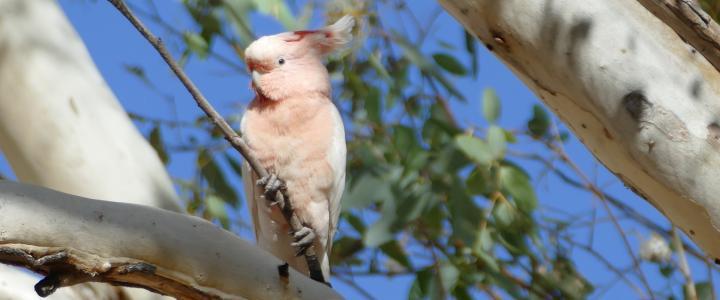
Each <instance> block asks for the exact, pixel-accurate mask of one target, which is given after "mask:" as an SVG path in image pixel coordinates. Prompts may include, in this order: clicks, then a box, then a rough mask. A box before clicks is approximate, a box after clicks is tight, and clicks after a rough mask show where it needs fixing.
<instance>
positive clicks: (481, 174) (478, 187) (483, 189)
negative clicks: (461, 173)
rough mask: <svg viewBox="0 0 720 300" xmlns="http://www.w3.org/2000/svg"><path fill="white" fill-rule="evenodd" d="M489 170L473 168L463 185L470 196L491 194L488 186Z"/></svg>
mask: <svg viewBox="0 0 720 300" xmlns="http://www.w3.org/2000/svg"><path fill="white" fill-rule="evenodd" d="M488 171H489V170H488V169H487V168H480V167H477V168H475V169H474V170H473V171H472V172H471V173H470V175H468V178H467V181H466V182H465V185H466V186H467V190H468V192H469V193H470V194H471V195H486V194H488V193H490V192H491V190H490V187H489V185H488V178H489V175H490V174H489V172H488Z"/></svg>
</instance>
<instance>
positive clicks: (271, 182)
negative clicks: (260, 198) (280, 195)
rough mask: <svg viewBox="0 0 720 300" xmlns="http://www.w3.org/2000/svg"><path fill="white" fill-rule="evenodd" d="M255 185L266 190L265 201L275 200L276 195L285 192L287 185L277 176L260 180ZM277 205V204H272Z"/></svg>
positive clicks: (269, 176) (271, 175)
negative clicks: (281, 191)
mask: <svg viewBox="0 0 720 300" xmlns="http://www.w3.org/2000/svg"><path fill="white" fill-rule="evenodd" d="M255 184H257V185H258V186H260V187H262V188H263V189H264V196H265V199H274V196H275V193H276V192H278V191H280V190H284V189H285V188H286V187H285V183H284V182H283V181H282V180H280V178H278V177H277V175H275V174H270V175H268V176H265V177H263V178H260V180H258V181H257V182H256V183H255ZM272 204H275V203H272Z"/></svg>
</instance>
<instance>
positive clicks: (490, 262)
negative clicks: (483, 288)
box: [475, 252, 500, 272]
mask: <svg viewBox="0 0 720 300" xmlns="http://www.w3.org/2000/svg"><path fill="white" fill-rule="evenodd" d="M475 255H476V256H477V258H478V259H479V260H480V261H482V262H483V264H484V265H485V267H487V268H488V269H489V270H490V271H492V272H498V271H500V265H499V264H498V261H497V259H496V258H495V257H493V256H492V255H490V254H489V253H487V252H478V253H475Z"/></svg>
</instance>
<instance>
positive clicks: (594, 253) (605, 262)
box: [565, 239, 646, 299]
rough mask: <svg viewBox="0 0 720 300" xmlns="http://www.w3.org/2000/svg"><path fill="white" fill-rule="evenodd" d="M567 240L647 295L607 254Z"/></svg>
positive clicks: (630, 285)
mask: <svg viewBox="0 0 720 300" xmlns="http://www.w3.org/2000/svg"><path fill="white" fill-rule="evenodd" d="M565 240H566V241H568V242H570V243H571V244H572V245H573V246H575V247H578V248H580V249H581V250H583V251H585V252H586V253H588V254H590V255H592V256H593V257H595V259H597V260H598V261H600V262H601V263H602V264H603V265H605V267H606V268H608V270H610V271H612V272H613V273H615V275H616V276H617V277H618V278H620V280H622V281H623V282H625V284H627V286H629V287H630V288H632V290H633V291H635V293H637V294H638V296H639V297H640V298H641V299H642V298H644V297H645V296H646V295H645V293H643V291H642V290H641V289H640V287H638V286H637V285H635V284H634V283H633V282H632V281H630V279H628V278H627V276H625V272H623V270H620V269H618V268H617V267H615V266H614V265H613V264H612V262H610V261H609V260H608V259H607V258H605V256H603V255H602V254H600V253H598V252H597V251H595V249H593V248H592V247H590V246H588V245H583V244H579V243H574V242H572V240H570V239H565Z"/></svg>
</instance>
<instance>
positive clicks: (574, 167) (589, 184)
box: [547, 123, 655, 299]
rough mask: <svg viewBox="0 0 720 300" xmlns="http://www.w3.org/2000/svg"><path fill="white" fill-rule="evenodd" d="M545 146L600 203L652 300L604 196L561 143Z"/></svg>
mask: <svg viewBox="0 0 720 300" xmlns="http://www.w3.org/2000/svg"><path fill="white" fill-rule="evenodd" d="M553 130H554V131H555V136H560V135H559V134H558V132H557V131H558V129H557V126H556V125H555V124H554V123H553ZM547 146H548V148H549V149H550V150H552V151H553V152H555V154H557V156H558V157H559V158H560V159H561V160H562V161H563V162H564V163H565V164H567V165H568V166H569V167H570V168H571V169H572V170H573V171H575V174H577V175H578V177H580V179H581V180H582V182H583V183H584V184H585V186H586V188H587V189H588V190H589V191H590V192H592V193H593V194H594V195H595V196H596V197H597V198H598V199H599V200H600V203H602V205H603V208H604V209H605V212H606V213H607V214H608V216H609V217H610V218H611V220H612V223H613V225H614V226H615V229H616V230H617V231H618V233H619V234H620V237H621V240H622V242H623V245H624V246H625V249H626V250H627V252H628V255H629V256H630V258H631V259H632V261H633V267H634V268H635V271H636V272H637V274H638V277H639V278H640V282H642V284H643V286H644V287H645V289H646V290H647V293H648V295H649V296H650V298H651V299H654V298H655V296H654V295H653V291H652V288H651V287H650V283H649V282H648V280H647V277H645V273H644V272H643V271H642V268H640V260H639V259H638V258H637V256H635V253H634V252H633V250H632V246H631V245H630V241H629V240H628V238H627V235H626V234H625V230H623V228H622V226H620V222H618V220H617V218H616V217H615V214H614V213H613V211H612V208H610V205H609V204H608V201H607V199H606V198H605V194H603V192H602V191H601V190H600V189H598V188H597V187H596V185H594V184H593V183H592V181H591V180H590V178H589V177H588V176H587V175H586V174H585V173H584V172H583V171H582V170H581V169H580V167H578V166H577V165H576V164H575V162H574V161H572V160H571V159H570V157H569V156H568V155H567V153H566V152H565V149H564V147H563V145H562V143H558V145H555V144H553V143H552V142H548V143H547Z"/></svg>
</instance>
